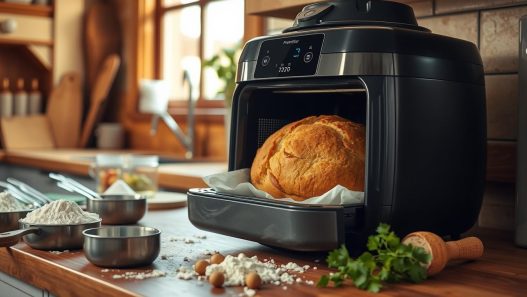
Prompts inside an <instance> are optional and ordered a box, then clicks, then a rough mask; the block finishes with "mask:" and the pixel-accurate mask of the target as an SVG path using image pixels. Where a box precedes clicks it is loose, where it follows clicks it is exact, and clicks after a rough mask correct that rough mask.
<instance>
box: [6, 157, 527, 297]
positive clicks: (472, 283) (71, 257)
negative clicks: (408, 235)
mask: <svg viewBox="0 0 527 297" xmlns="http://www.w3.org/2000/svg"><path fill="white" fill-rule="evenodd" d="M96 153H98V151H86V150H80V151H62V150H59V151H34V150H33V151H9V152H6V153H2V152H0V161H1V162H3V163H6V162H7V163H9V164H15V165H25V166H29V167H33V168H37V169H42V170H47V171H57V172H69V173H74V174H80V175H87V173H88V170H89V164H90V161H89V160H90V158H93V156H95V154H96ZM226 169H227V168H226V164H225V163H222V162H213V161H207V160H202V161H201V162H197V163H177V164H169V165H161V166H160V169H159V171H160V185H161V186H162V187H166V188H171V189H181V190H184V189H188V188H191V187H201V186H204V184H203V182H202V180H201V178H202V177H203V176H205V175H208V174H212V173H216V172H222V171H225V170H226ZM255 219H257V216H255ZM139 223H140V225H143V226H149V227H155V228H158V229H160V230H161V232H162V237H161V238H162V244H161V245H162V248H161V253H160V256H159V257H158V259H157V260H156V261H155V262H154V264H153V265H151V266H149V267H144V268H138V269H121V270H113V269H110V270H105V269H102V268H99V267H96V266H94V265H92V264H90V263H89V262H88V261H87V259H86V258H85V257H84V254H83V252H82V250H77V251H67V252H49V251H39V250H34V249H32V248H30V247H28V246H27V245H26V244H24V243H22V242H21V243H18V244H17V245H15V246H14V247H11V248H0V271H1V272H3V273H5V274H7V275H10V276H13V277H15V278H16V279H18V280H20V281H22V282H23V283H25V284H29V285H32V286H34V287H37V288H40V289H42V290H44V292H45V293H46V292H50V293H51V294H53V295H56V296H156V297H157V296H210V295H218V296H229V297H231V296H232V297H235V296H239V295H238V294H240V293H242V292H243V290H242V288H240V287H235V288H226V289H213V288H212V287H211V286H210V285H209V284H208V283H206V282H203V281H200V280H198V279H196V278H192V279H190V280H183V279H179V278H178V277H177V269H178V268H179V267H180V266H188V267H190V266H192V264H193V263H194V262H195V261H196V260H198V259H204V258H206V257H208V256H206V255H205V254H206V253H210V252H212V251H219V252H221V253H222V254H224V255H237V254H239V253H244V254H246V255H248V256H253V255H257V256H258V257H259V258H260V259H271V258H272V259H274V260H275V261H276V263H277V264H287V263H288V262H295V263H297V264H298V265H301V266H303V265H309V266H310V267H311V268H310V269H308V270H307V271H306V272H305V273H303V274H298V277H300V278H301V279H302V282H301V283H299V284H292V285H280V286H275V285H270V284H266V285H264V286H263V288H262V289H261V290H259V291H258V292H257V295H256V296H284V295H288V296H289V295H291V296H462V297H465V296H478V297H485V296H527V249H520V248H517V247H515V246H514V245H513V243H512V234H511V233H507V232H502V231H496V230H484V229H478V230H473V231H471V232H472V233H475V235H478V236H479V237H480V238H481V239H482V240H483V242H484V244H485V254H484V256H483V258H481V259H479V260H477V261H473V262H467V263H462V264H460V265H452V266H449V267H447V268H446V269H445V270H444V271H443V272H442V273H441V274H439V275H437V276H434V277H433V278H431V279H429V280H427V281H425V282H423V283H421V284H409V283H404V284H397V285H388V286H386V287H385V288H384V289H383V291H381V293H379V294H370V293H367V292H364V291H360V290H358V289H355V288H354V287H352V286H351V285H350V284H346V285H345V286H344V287H342V288H326V289H320V288H316V287H315V286H313V285H310V284H309V283H310V282H311V281H313V282H314V283H316V281H317V280H318V279H319V277H320V276H321V275H322V274H327V273H329V272H330V271H331V270H329V269H328V268H327V266H326V265H325V257H326V254H325V253H317V254H314V253H299V252H296V253H294V252H286V251H283V250H277V249H272V248H269V247H265V246H262V245H260V244H258V243H254V242H249V241H245V240H241V239H236V238H231V237H227V236H222V235H219V234H214V233H208V232H204V231H201V230H198V229H197V228H195V227H194V226H193V225H192V224H191V223H190V222H189V220H188V217H187V208H185V207H183V208H177V209H172V210H155V211H149V212H148V213H147V215H146V216H145V217H144V218H143V219H142V220H141V221H140V222H139ZM247 228H251V226H247ZM313 267H317V269H314V268H313ZM154 269H155V270H156V271H162V272H163V273H166V275H164V276H158V277H153V278H146V279H136V278H131V279H126V278H124V277H122V276H125V275H126V273H129V275H130V273H131V272H132V273H133V275H137V273H139V274H141V273H147V274H148V273H150V272H151V271H152V270H154ZM3 293H5V292H3V291H2V292H0V296H4V295H3ZM44 295H45V294H44ZM39 296H40V295H39Z"/></svg>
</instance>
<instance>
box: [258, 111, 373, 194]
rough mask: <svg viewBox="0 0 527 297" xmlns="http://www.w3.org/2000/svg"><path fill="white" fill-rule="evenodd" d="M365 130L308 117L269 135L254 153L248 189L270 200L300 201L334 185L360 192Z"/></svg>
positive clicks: (348, 123)
mask: <svg viewBox="0 0 527 297" xmlns="http://www.w3.org/2000/svg"><path fill="white" fill-rule="evenodd" d="M364 151H365V128H364V125H361V124H357V123H353V122H351V121H348V120H346V119H344V118H341V117H339V116H333V115H332V116H326V115H323V116H318V117H315V116H311V117H307V118H304V119H302V120H300V121H296V122H293V123H290V124H288V125H286V126H284V127H282V128H281V129H280V130H278V131H276V132H275V133H273V134H272V135H271V136H269V138H267V140H266V141H265V143H264V144H263V145H262V147H261V148H259V149H258V151H257V152H256V157H255V158H254V161H253V164H252V166H251V182H252V184H253V185H254V186H255V187H256V188H258V189H260V190H262V191H265V192H267V193H269V194H270V195H271V196H273V197H274V198H285V197H289V198H292V199H294V200H296V201H303V200H305V199H307V198H310V197H315V196H320V195H322V194H324V193H325V192H327V191H329V190H331V189H332V188H333V187H335V186H336V185H341V186H344V187H346V188H347V189H349V190H353V191H364V167H365V165H364V157H365V153H364Z"/></svg>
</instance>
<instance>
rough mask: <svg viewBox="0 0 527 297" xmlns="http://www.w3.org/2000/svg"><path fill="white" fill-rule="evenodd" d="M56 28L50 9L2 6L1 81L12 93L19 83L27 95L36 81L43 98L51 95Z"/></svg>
mask: <svg viewBox="0 0 527 297" xmlns="http://www.w3.org/2000/svg"><path fill="white" fill-rule="evenodd" d="M53 25H54V24H53V6H51V5H26V4H16V3H4V2H0V64H1V65H2V67H0V80H3V79H5V78H7V79H8V80H9V82H10V86H9V87H10V90H11V92H15V91H16V90H17V86H16V82H17V80H19V79H23V80H24V90H25V91H26V92H30V90H31V81H32V80H33V79H37V80H38V83H39V87H38V89H39V91H40V92H41V93H42V94H44V96H46V95H47V94H49V92H50V91H51V88H52V73H53V49H54V42H53V39H54V38H53V37H54V34H53V29H54V26H53ZM42 111H43V110H42Z"/></svg>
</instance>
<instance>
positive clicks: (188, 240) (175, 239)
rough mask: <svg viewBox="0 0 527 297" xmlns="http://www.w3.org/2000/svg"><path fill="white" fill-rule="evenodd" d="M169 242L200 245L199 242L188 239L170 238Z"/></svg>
mask: <svg viewBox="0 0 527 297" xmlns="http://www.w3.org/2000/svg"><path fill="white" fill-rule="evenodd" d="M169 241H170V242H175V241H182V242H184V243H186V244H194V243H200V242H201V241H199V240H195V239H192V238H190V237H170V238H169Z"/></svg>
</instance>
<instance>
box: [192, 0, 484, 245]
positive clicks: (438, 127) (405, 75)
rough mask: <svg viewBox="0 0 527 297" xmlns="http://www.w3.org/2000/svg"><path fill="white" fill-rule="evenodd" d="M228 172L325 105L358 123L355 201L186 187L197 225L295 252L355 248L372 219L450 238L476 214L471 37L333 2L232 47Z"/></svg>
mask: <svg viewBox="0 0 527 297" xmlns="http://www.w3.org/2000/svg"><path fill="white" fill-rule="evenodd" d="M237 84H238V85H237V88H236V91H235V94H234V98H233V99H234V100H233V107H232V123H231V138H230V139H231V140H230V141H231V142H230V154H229V170H237V169H242V168H250V167H251V164H252V161H253V158H254V156H255V154H256V150H257V149H258V147H260V146H261V145H262V144H263V142H264V141H265V139H266V138H267V137H268V136H269V135H271V134H272V133H273V132H275V131H276V130H278V129H279V128H281V127H283V126H284V125H286V124H288V123H290V122H293V121H297V120H300V119H302V118H305V117H307V116H311V115H326V114H335V115H339V116H341V117H344V118H347V119H349V120H351V121H354V122H359V123H363V124H365V125H366V170H365V172H366V186H365V201H364V204H359V205H357V204H355V205H341V206H327V205H302V204H297V203H288V202H283V201H280V200H271V199H262V198H255V197H241V196H235V195H228V194H221V193H217V192H215V191H214V190H212V189H191V190H189V192H188V211H189V219H190V221H191V222H192V223H193V224H194V225H195V226H197V227H198V228H201V229H203V230H208V231H212V232H217V233H221V234H225V235H230V236H235V237H239V238H244V239H248V240H252V241H257V242H260V243H262V244H265V245H269V246H274V247H280V248H286V249H291V250H298V251H322V250H330V249H333V248H336V247H338V246H339V245H341V244H343V243H346V244H347V245H348V246H349V247H350V248H351V249H354V250H357V249H361V248H363V247H364V246H365V240H366V238H367V236H368V235H370V234H372V233H373V232H374V231H375V228H376V226H377V225H378V224H379V223H380V222H386V223H389V224H391V225H392V227H393V228H394V230H395V231H396V232H397V233H398V234H399V235H400V236H404V235H405V234H407V233H409V232H412V231H416V230H427V231H432V232H435V233H438V234H440V235H444V236H452V237H457V236H459V234H460V233H462V232H464V231H466V230H468V229H469V228H470V227H471V226H472V225H473V224H474V223H475V221H476V219H477V216H478V213H479V210H480V207H481V200H482V196H483V188H484V177H485V156H486V151H485V147H486V127H485V122H486V119H485V117H486V116H485V86H484V76H483V66H482V62H481V58H480V56H479V53H478V50H477V48H476V47H475V46H474V44H472V43H469V42H466V41H463V40H459V39H454V38H450V37H446V36H441V35H436V34H432V33H430V31H429V30H428V29H426V28H423V27H419V26H418V25H417V22H416V20H415V17H414V14H413V11H412V9H411V8H410V7H408V6H406V5H404V4H399V3H394V2H389V1H358V0H340V1H339V0H334V1H328V2H323V3H316V4H312V5H308V6H306V7H304V9H303V10H302V11H301V12H300V13H299V14H298V15H297V16H296V19H295V22H294V24H293V26H292V27H291V28H288V29H286V30H285V31H284V33H283V34H280V35H276V36H268V37H261V38H256V39H253V40H251V41H249V42H248V43H247V44H246V45H245V48H244V50H243V53H242V55H241V57H240V61H239V65H238V73H237Z"/></svg>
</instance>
